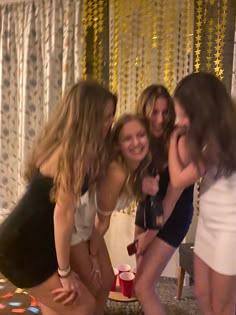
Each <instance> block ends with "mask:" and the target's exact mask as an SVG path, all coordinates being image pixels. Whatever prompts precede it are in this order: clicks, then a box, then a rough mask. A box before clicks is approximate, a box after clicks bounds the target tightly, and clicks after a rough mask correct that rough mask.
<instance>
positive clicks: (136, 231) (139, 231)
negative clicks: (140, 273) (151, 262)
mask: <svg viewBox="0 0 236 315" xmlns="http://www.w3.org/2000/svg"><path fill="white" fill-rule="evenodd" d="M143 232H145V230H144V229H142V228H141V227H139V226H137V225H135V229H134V239H136V238H137V237H138V236H139V235H140V234H142V233H143ZM141 261H142V256H137V255H136V267H137V270H138V268H139V265H140V264H141Z"/></svg>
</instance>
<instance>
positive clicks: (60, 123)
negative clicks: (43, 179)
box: [25, 80, 116, 199]
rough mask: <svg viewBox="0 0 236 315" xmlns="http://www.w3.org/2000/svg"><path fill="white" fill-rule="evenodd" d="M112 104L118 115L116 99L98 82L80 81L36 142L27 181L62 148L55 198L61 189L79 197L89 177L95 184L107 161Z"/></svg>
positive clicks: (73, 87) (66, 95) (27, 169)
mask: <svg viewBox="0 0 236 315" xmlns="http://www.w3.org/2000/svg"><path fill="white" fill-rule="evenodd" d="M109 100H113V102H114V111H115V108H116V97H115V96H114V95H113V94H112V93H111V92H109V91H108V90H107V89H105V88H104V87H102V86H101V85H99V84H98V83H97V82H95V81H91V80H89V81H88V80H80V81H79V82H78V83H76V84H75V85H73V86H72V87H71V88H70V89H69V90H68V92H67V93H66V94H65V95H64V97H63V98H62V101H61V103H60V104H59V106H58V107H57V108H56V109H55V112H54V115H52V117H51V119H50V120H49V122H48V123H47V124H46V126H45V128H44V131H43V133H42V134H41V135H40V137H39V138H38V141H36V142H35V145H34V147H33V151H32V156H31V159H30V160H29V161H28V163H27V165H26V172H25V177H26V179H27V180H30V179H31V177H32V174H33V172H34V170H35V168H36V167H37V166H38V165H37V163H38V162H39V161H40V163H42V162H43V161H45V160H46V159H48V158H49V157H50V156H51V155H52V153H53V152H55V150H57V149H58V148H59V147H60V148H62V150H61V151H60V153H59V161H58V166H57V172H56V174H55V177H54V187H53V190H52V191H53V193H52V197H53V199H55V198H56V196H57V192H58V189H59V188H60V187H61V186H63V187H64V188H66V189H67V190H70V191H73V192H74V193H75V194H76V195H79V194H80V191H81V188H82V184H83V180H84V176H85V173H86V174H88V175H89V178H90V181H93V180H94V179H95V178H96V177H97V176H98V174H99V172H100V170H101V169H102V168H103V165H104V163H105V161H106V150H105V149H104V139H103V136H102V126H103V119H104V118H103V115H104V109H105V106H106V104H107V101H109ZM86 162H87V164H86ZM88 163H89V165H88Z"/></svg>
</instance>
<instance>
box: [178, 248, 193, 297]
mask: <svg viewBox="0 0 236 315" xmlns="http://www.w3.org/2000/svg"><path fill="white" fill-rule="evenodd" d="M185 272H187V273H188V274H189V275H190V277H191V278H192V279H193V243H183V244H181V245H180V247H179V273H178V281H177V299H181V297H182V292H183V284H184V276H185Z"/></svg>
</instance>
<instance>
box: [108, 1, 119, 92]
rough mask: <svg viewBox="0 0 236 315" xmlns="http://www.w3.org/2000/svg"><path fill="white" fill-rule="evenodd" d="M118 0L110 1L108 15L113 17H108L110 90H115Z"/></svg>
mask: <svg viewBox="0 0 236 315" xmlns="http://www.w3.org/2000/svg"><path fill="white" fill-rule="evenodd" d="M118 1H119V0H113V1H111V2H110V13H109V15H110V16H112V17H113V18H111V19H110V53H109V56H110V60H109V65H110V67H109V71H110V72H109V75H110V89H111V90H112V92H114V93H115V92H117V77H118V70H117V69H118V30H119V28H118V14H119V10H118Z"/></svg>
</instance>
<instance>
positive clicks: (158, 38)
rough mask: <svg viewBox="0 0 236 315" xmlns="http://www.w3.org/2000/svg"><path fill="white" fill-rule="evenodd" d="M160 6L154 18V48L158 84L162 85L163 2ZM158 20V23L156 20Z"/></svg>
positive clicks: (161, 1)
mask: <svg viewBox="0 0 236 315" xmlns="http://www.w3.org/2000/svg"><path fill="white" fill-rule="evenodd" d="M158 3H159V5H158V6H157V14H155V16H154V21H153V30H154V27H156V33H155V32H153V38H152V39H153V40H155V42H154V43H155V44H156V45H155V46H153V48H155V49H156V55H157V70H156V71H157V73H156V77H157V82H158V83H160V82H161V81H162V78H161V77H162V45H163V19H164V8H163V6H164V4H163V0H160V1H158ZM155 18H156V19H157V22H156V20H155Z"/></svg>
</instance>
